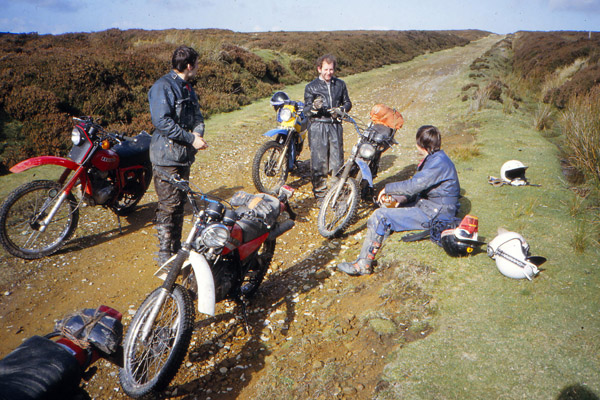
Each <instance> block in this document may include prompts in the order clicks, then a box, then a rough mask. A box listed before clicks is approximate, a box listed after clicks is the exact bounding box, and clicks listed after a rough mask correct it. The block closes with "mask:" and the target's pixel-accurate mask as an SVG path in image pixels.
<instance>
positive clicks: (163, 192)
mask: <svg viewBox="0 0 600 400" xmlns="http://www.w3.org/2000/svg"><path fill="white" fill-rule="evenodd" d="M173 174H179V176H180V177H181V178H182V179H185V180H188V179H189V178H190V167H187V166H174V167H162V166H157V165H155V166H154V188H155V190H156V195H157V196H158V205H157V207H156V215H155V217H154V224H155V227H156V230H157V233H158V241H159V258H162V260H161V261H164V257H167V258H168V257H169V256H170V254H174V253H176V252H177V250H179V248H180V246H181V230H182V227H183V208H184V206H185V201H186V195H185V193H184V192H182V191H180V190H179V189H177V188H176V187H175V186H173V185H171V184H170V183H169V182H168V177H170V176H171V175H173Z"/></svg>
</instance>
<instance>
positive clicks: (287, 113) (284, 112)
mask: <svg viewBox="0 0 600 400" xmlns="http://www.w3.org/2000/svg"><path fill="white" fill-rule="evenodd" d="M293 116H294V113H292V110H290V109H289V108H285V107H284V108H281V109H280V110H279V112H278V113H277V120H278V121H279V122H288V121H289V120H290V119H292V117H293Z"/></svg>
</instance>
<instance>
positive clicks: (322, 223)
mask: <svg viewBox="0 0 600 400" xmlns="http://www.w3.org/2000/svg"><path fill="white" fill-rule="evenodd" d="M340 185H342V187H341V190H339V194H338V196H337V198H336V192H337V191H338V188H339V187H340ZM357 207H358V185H357V184H356V181H355V180H354V179H352V178H348V179H347V180H346V181H345V182H342V181H339V182H338V184H337V185H335V186H333V187H332V188H331V189H329V190H328V191H327V194H326V195H325V198H324V199H323V203H322V204H321V209H320V210H319V216H318V218H317V227H318V229H319V233H320V234H321V236H323V237H325V238H331V237H334V236H336V235H339V234H340V233H342V232H343V231H344V230H345V229H346V228H347V227H348V225H350V223H351V222H352V218H353V217H354V214H355V213H356V208H357Z"/></svg>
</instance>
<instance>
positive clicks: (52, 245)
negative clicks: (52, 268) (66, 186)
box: [0, 180, 79, 260]
mask: <svg viewBox="0 0 600 400" xmlns="http://www.w3.org/2000/svg"><path fill="white" fill-rule="evenodd" d="M60 189H61V185H60V184H59V183H58V182H54V181H48V180H40V181H32V182H28V183H26V184H24V185H21V186H19V187H18V188H17V189H15V190H14V191H13V192H12V193H11V194H10V195H9V196H8V197H7V198H6V200H5V201H4V203H3V204H2V206H1V207H0V243H1V244H2V246H3V247H4V248H5V249H6V251H8V252H9V253H10V254H12V255H13V256H16V257H20V258H24V259H28V260H33V259H36V258H41V257H46V256H49V255H50V254H53V253H55V252H56V251H58V250H59V249H60V248H61V247H62V246H63V245H64V244H65V242H66V241H67V240H68V239H69V238H70V237H71V236H72V235H73V232H74V231H75V229H76V228H77V223H78V222H79V209H78V208H77V201H76V200H75V197H74V196H73V195H72V194H69V195H68V196H67V197H66V199H65V200H64V201H63V202H62V204H61V205H60V207H59V209H58V211H57V212H56V214H55V215H54V218H53V219H52V220H51V221H50V223H49V224H48V226H47V227H46V229H45V230H44V232H41V230H40V223H41V221H43V220H44V219H45V218H46V217H47V216H48V214H49V213H50V210H52V208H53V207H54V205H55V204H56V202H57V201H58V199H59V196H60V194H61V193H60Z"/></svg>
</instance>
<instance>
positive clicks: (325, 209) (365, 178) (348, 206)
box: [317, 111, 401, 238]
mask: <svg viewBox="0 0 600 400" xmlns="http://www.w3.org/2000/svg"><path fill="white" fill-rule="evenodd" d="M338 113H341V115H340V116H339V118H340V119H341V120H342V121H345V122H350V123H351V124H353V125H354V128H355V129H356V132H357V133H358V141H357V143H356V144H355V145H354V146H353V147H352V152H351V153H350V157H349V158H348V160H347V161H346V163H345V164H344V165H343V166H342V167H341V168H340V169H339V171H338V172H337V173H336V178H337V182H336V183H335V184H334V185H333V186H332V187H331V188H330V189H329V190H328V191H327V194H326V195H325V197H324V199H323V202H322V203H321V208H320V210H319V216H318V217H317V227H318V229H319V233H320V234H321V236H323V237H325V238H331V237H334V236H337V235H339V234H341V233H342V232H343V231H344V230H345V229H346V228H347V227H348V226H349V225H350V223H351V222H352V218H353V217H354V215H355V214H356V209H357V208H358V200H359V197H360V198H363V199H366V200H368V199H370V198H372V197H373V192H374V189H373V179H374V178H375V177H377V171H378V169H379V160H380V158H381V154H383V152H384V151H386V150H387V149H389V148H390V147H392V146H393V145H395V144H397V143H398V142H396V140H395V139H394V135H395V134H396V129H394V128H391V127H388V126H386V125H383V124H379V123H373V122H371V123H369V124H368V125H365V124H362V126H359V124H358V123H357V122H356V121H355V120H354V118H352V117H351V116H350V115H348V114H347V113H345V112H343V111H338ZM399 125H400V126H401V124H399Z"/></svg>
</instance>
